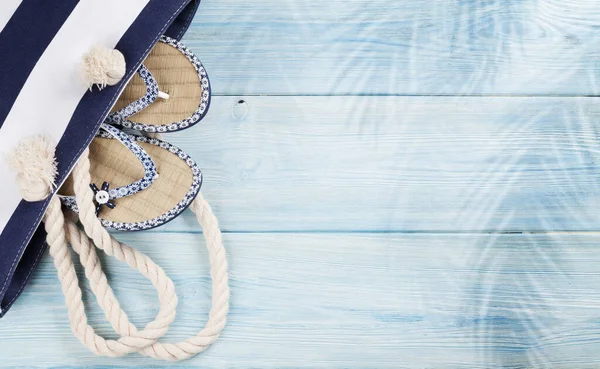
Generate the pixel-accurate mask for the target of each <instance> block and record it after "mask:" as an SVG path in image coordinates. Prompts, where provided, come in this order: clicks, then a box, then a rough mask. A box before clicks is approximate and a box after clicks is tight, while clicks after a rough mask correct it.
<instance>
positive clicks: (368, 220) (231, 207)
mask: <svg viewBox="0 0 600 369" xmlns="http://www.w3.org/2000/svg"><path fill="white" fill-rule="evenodd" d="M599 24H600V7H598V3H597V2H596V1H590V0H567V1H560V0H538V1H533V0H531V1H514V2H502V1H478V0H465V1H463V0H414V1H390V0H369V1H367V0H353V1H345V0H331V1H327V2H318V1H317V2H315V1H312V2H311V1H302V0H284V1H272V0H254V1H234V0H203V1H202V4H201V7H200V11H199V14H198V15H197V16H196V18H195V19H194V22H193V25H192V27H191V28H190V30H189V32H188V33H187V35H186V36H185V40H184V41H185V43H186V44H187V45H188V46H190V47H191V49H192V50H194V51H195V52H196V53H197V54H198V55H199V57H200V59H201V60H202V61H203V63H204V65H205V66H206V68H207V69H208V72H209V75H210V77H211V81H212V85H213V88H214V92H215V93H216V95H219V97H216V98H215V99H214V100H213V104H212V106H211V111H210V112H209V114H208V116H207V118H206V120H205V121H203V122H202V123H201V124H200V125H199V126H197V127H195V128H193V129H192V130H189V131H185V132H181V133H176V134H172V135H171V134H170V135H168V136H167V139H168V140H169V141H171V142H173V143H175V144H177V145H179V146H181V147H182V148H183V149H184V150H186V151H187V152H189V153H190V154H192V156H193V157H195V158H196V160H197V161H198V163H199V165H200V167H201V168H202V170H203V172H204V175H205V184H204V187H203V192H204V194H205V196H206V197H207V199H208V200H209V201H210V202H211V204H212V205H213V206H214V209H215V211H216V214H217V216H218V217H219V220H220V222H221V225H222V228H223V229H224V230H225V231H226V234H225V243H226V247H227V249H228V252H229V259H230V265H231V287H232V300H231V307H232V310H231V315H230V323H229V325H228V326H227V327H226V330H225V332H224V333H223V336H222V337H221V339H220V340H219V341H218V342H217V344H216V345H214V346H213V347H211V348H210V349H209V350H208V351H207V352H205V353H203V354H201V355H199V356H198V357H196V358H194V359H192V360H190V361H186V362H183V363H179V364H177V365H176V366H181V367H203V368H222V367H260V368H280V367H354V368H362V367H389V368H441V367H443V368H482V367H483V368H524V367H530V368H549V367H552V368H569V369H570V368H597V367H600V356H599V355H598V352H599V350H598V349H599V348H600V333H599V332H600V326H599V324H598V321H599V320H598V316H599V313H598V306H600V292H599V291H600V289H599V288H597V286H600V273H599V272H598V270H600V248H598V245H599V244H600V236H599V235H598V234H596V233H593V232H589V231H598V230H600V212H599V211H598V209H599V208H600V193H599V191H598V190H597V188H598V185H599V180H600V170H599V169H600V168H599V165H600V164H599V163H600V158H599V151H598V142H599V141H600V140H599V137H598V136H599V134H598V133H599V130H598V128H597V127H598V124H597V122H598V121H599V118H600V104H599V103H600V101H599V100H598V98H594V97H586V96H593V95H598V91H600V81H599V80H598V78H597V76H598V75H599V73H600V64H599V63H598V56H599V54H598V50H600V37H599V36H600V34H599V33H600V27H598V25H599ZM259 95H260V96H259ZM269 95H271V96H269ZM388 95H391V96H388ZM398 95H402V96H398ZM406 95H427V96H406ZM432 95H436V96H432ZM439 95H448V96H439ZM466 95H475V96H472V97H471V96H466ZM482 95H483V96H482ZM560 231H583V232H582V233H580V234H575V233H568V232H560ZM498 232H500V233H498ZM502 232H504V233H505V232H519V233H520V234H502ZM532 232H533V233H532ZM557 232H558V233H557ZM119 238H120V239H122V240H124V241H126V242H128V243H130V244H131V245H132V246H135V247H137V248H139V249H141V250H142V251H144V252H147V253H148V254H150V256H151V257H152V258H154V259H155V260H156V261H157V263H158V264H160V265H161V266H163V267H164V268H165V270H166V272H167V274H168V275H169V276H171V277H172V278H173V280H174V282H175V285H176V287H177V292H178V296H179V298H180V311H179V312H178V320H177V321H176V323H175V324H174V325H173V326H172V329H171V331H170V333H169V335H168V336H169V339H170V340H174V339H181V338H183V337H186V336H188V335H190V334H193V333H195V331H197V330H198V329H199V328H200V327H201V326H202V324H203V323H204V321H205V320H206V318H207V312H208V309H209V293H210V280H209V278H208V267H207V265H206V263H207V260H206V252H205V251H204V248H203V246H202V243H201V242H202V239H201V235H200V234H199V232H198V226H197V225H196V224H195V221H193V219H192V218H191V217H190V215H189V213H186V215H184V216H182V217H180V218H178V219H176V220H175V221H174V222H172V223H170V224H168V225H166V226H164V227H162V228H160V229H158V230H155V231H152V232H143V233H135V234H124V235H123V234H121V235H119ZM106 262H107V264H108V266H107V268H106V269H107V272H108V275H109V278H110V281H111V283H114V284H115V286H116V292H117V294H118V296H119V297H120V298H121V301H122V303H123V305H124V306H125V307H126V310H127V312H128V313H129V315H130V317H131V318H132V321H133V322H134V323H135V324H136V325H138V326H142V325H143V323H144V322H147V321H148V320H149V319H151V317H152V316H153V315H154V314H155V312H156V311H155V307H156V299H155V297H154V294H153V293H152V290H151V289H150V288H149V287H148V285H147V283H146V282H145V281H143V280H142V279H141V278H140V277H139V276H137V275H135V274H134V273H132V272H129V271H126V270H124V269H123V268H122V266H117V265H116V264H115V263H114V262H112V261H111V260H106ZM84 294H85V297H86V301H87V305H88V307H89V308H90V316H91V321H92V322H94V326H95V327H97V328H98V331H99V332H100V333H103V334H106V335H108V336H110V337H115V336H114V334H113V333H112V332H111V331H110V328H109V327H108V326H107V325H106V324H105V323H104V319H103V318H102V314H101V313H100V312H99V311H98V309H97V307H96V306H95V303H94V302H93V301H92V300H93V299H91V298H90V292H89V290H87V289H86V290H85V291H84ZM151 366H152V367H159V366H162V363H157V362H154V361H151V360H149V359H145V358H141V357H139V356H132V357H128V358H124V359H109V358H99V357H95V356H94V355H92V354H90V353H89V352H88V351H87V350H85V349H84V348H83V347H82V346H81V345H80V344H79V343H78V342H77V341H76V339H75V338H74V337H73V336H72V334H71V332H70V330H69V328H68V323H67V313H66V308H65V307H64V302H63V298H62V295H61V292H60V289H59V285H58V282H57V279H56V274H55V271H54V269H53V267H52V265H51V259H50V258H49V257H48V256H46V257H45V258H44V260H43V262H42V266H41V267H40V269H39V270H38V271H36V273H35V274H34V278H33V281H32V283H31V285H30V286H29V287H28V288H27V290H26V292H25V294H24V296H23V298H21V299H20V300H19V301H18V303H17V305H16V306H15V307H14V309H13V311H11V312H10V313H9V314H8V315H7V316H6V317H5V318H3V319H2V320H1V321H0V367H28V368H29V367H60V368H66V367H74V368H75V367H76V368H79V367H144V368H146V367H151Z"/></svg>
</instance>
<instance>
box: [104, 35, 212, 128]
mask: <svg viewBox="0 0 600 369" xmlns="http://www.w3.org/2000/svg"><path fill="white" fill-rule="evenodd" d="M210 99H211V89H210V81H209V79H208V75H207V74H206V70H205V69H204V66H203V65H202V63H201V62H200V59H198V57H197V56H196V55H194V53H192V52H191V51H190V50H189V49H188V48H187V47H185V46H184V45H183V44H182V43H181V42H179V41H177V40H175V39H172V38H169V37H166V36H162V37H161V38H160V42H159V43H157V44H156V46H154V49H152V51H151V52H150V54H149V55H148V57H147V58H146V60H145V61H144V64H143V65H142V66H141V67H140V69H139V70H138V74H137V75H136V76H134V77H133V78H132V79H131V81H129V84H128V85H127V87H125V90H123V93H122V94H121V96H120V97H119V100H118V101H117V103H116V104H115V106H114V107H113V110H112V111H111V113H110V114H109V115H108V117H107V118H106V120H105V123H109V124H112V125H117V126H122V127H125V128H132V129H135V130H138V131H143V132H150V133H156V132H158V133H165V132H174V131H179V130H182V129H185V128H189V127H191V126H193V125H195V124H196V123H198V122H199V121H200V120H202V118H204V116H205V115H206V113H207V112H208V108H209V106H210Z"/></svg>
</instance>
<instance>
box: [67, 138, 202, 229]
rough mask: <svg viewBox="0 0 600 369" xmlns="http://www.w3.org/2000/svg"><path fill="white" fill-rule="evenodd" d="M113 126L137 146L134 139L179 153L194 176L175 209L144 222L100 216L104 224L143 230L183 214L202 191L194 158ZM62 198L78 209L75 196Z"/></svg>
mask: <svg viewBox="0 0 600 369" xmlns="http://www.w3.org/2000/svg"><path fill="white" fill-rule="evenodd" d="M111 128H112V129H114V130H116V131H118V132H120V133H121V134H122V135H125V136H128V140H129V141H131V143H132V144H133V145H135V146H137V147H139V146H138V145H137V144H135V143H134V142H133V141H136V142H145V143H149V144H151V145H154V146H159V147H161V148H163V149H165V150H168V151H169V152H171V153H173V154H175V155H177V156H178V157H179V158H180V159H181V160H183V161H185V162H186V164H187V165H188V166H189V167H190V169H191V170H192V175H193V178H192V186H191V187H190V189H189V191H188V192H187V193H186V195H185V196H184V198H183V199H182V200H181V201H180V202H179V203H178V204H177V205H176V206H175V207H174V208H173V209H171V210H169V211H167V212H166V213H164V214H162V215H160V216H158V217H156V218H154V219H148V220H146V221H143V222H134V223H125V222H113V221H110V220H106V219H102V218H100V221H101V223H102V225H103V226H104V227H106V228H109V229H114V230H117V231H141V230H146V229H151V228H156V227H158V226H161V225H163V224H165V223H167V222H169V221H171V220H173V219H174V218H176V217H177V216H178V215H179V214H181V213H182V212H183V211H184V210H185V209H187V207H188V206H189V205H190V204H191V203H192V201H194V199H195V198H196V195H198V193H199V192H200V187H201V186H202V172H201V171H200V169H199V168H198V166H197V164H196V162H195V161H194V159H192V158H191V157H190V156H189V155H188V154H186V153H185V152H184V151H182V150H181V149H179V148H178V147H176V146H173V145H171V144H170V143H168V142H165V141H161V140H158V139H156V138H148V137H145V136H137V135H127V134H125V133H123V132H121V131H119V130H118V129H116V128H114V127H111ZM97 136H98V137H103V138H113V136H112V135H109V134H107V133H104V132H99V133H98V135H97ZM119 141H121V140H119ZM121 142H123V141H121ZM128 147H130V146H128ZM139 148H140V150H142V151H143V149H142V148H141V147H139ZM144 152H145V151H144ZM136 156H137V155H136ZM154 178H156V177H154ZM130 186H131V185H130ZM148 186H149V185H148ZM148 186H146V187H144V188H143V189H138V190H137V191H136V192H135V193H138V192H140V191H142V190H144V189H146V188H147V187H148ZM126 187H127V186H126ZM111 191H112V190H111ZM135 193H130V194H129V195H128V196H131V195H134V194H135ZM61 200H62V201H63V203H64V204H65V205H66V206H67V207H68V208H70V209H71V210H73V211H75V212H77V211H78V209H77V204H76V202H75V198H74V197H67V196H61ZM115 204H116V206H118V204H119V203H118V201H117V202H115Z"/></svg>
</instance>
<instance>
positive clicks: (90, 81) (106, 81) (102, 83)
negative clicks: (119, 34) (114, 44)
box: [81, 46, 125, 89]
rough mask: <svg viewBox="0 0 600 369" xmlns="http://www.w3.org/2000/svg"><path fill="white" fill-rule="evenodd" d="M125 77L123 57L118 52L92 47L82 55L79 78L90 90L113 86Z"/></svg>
mask: <svg viewBox="0 0 600 369" xmlns="http://www.w3.org/2000/svg"><path fill="white" fill-rule="evenodd" d="M124 75H125V57H124V56H123V54H121V52H120V51H119V50H115V49H108V48H106V47H102V46H94V47H93V48H92V49H91V50H90V51H88V52H87V53H85V54H84V55H83V60H82V63H81V77H82V78H83V80H84V81H85V83H87V85H88V87H89V88H90V89H91V88H92V86H93V85H97V86H98V88H99V89H103V88H104V87H106V86H107V85H108V86H114V85H116V84H117V83H119V81H120V80H121V79H122V78H123V76H124Z"/></svg>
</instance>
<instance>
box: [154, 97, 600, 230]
mask: <svg viewBox="0 0 600 369" xmlns="http://www.w3.org/2000/svg"><path fill="white" fill-rule="evenodd" d="M240 100H243V101H245V103H243V104H238V101H240ZM599 120H600V101H599V100H598V99H597V98H577V99H575V98H504V97H495V98H480V97H470V98H466V97H252V96H244V97H217V98H215V99H214V102H213V105H212V107H211V111H210V113H209V114H208V117H207V118H206V120H205V121H203V122H201V123H200V124H199V125H198V126H196V127H195V128H194V131H193V133H191V132H192V131H189V132H187V131H184V132H179V133H174V134H170V135H169V136H168V139H169V140H170V141H171V142H172V143H174V144H176V145H179V146H180V147H183V148H184V149H185V150H186V151H188V152H189V153H190V154H191V155H192V157H194V158H196V160H197V162H198V164H199V166H200V168H201V169H202V170H203V173H204V179H205V182H204V185H203V192H204V194H205V196H206V197H207V199H208V200H209V201H210V202H211V204H213V205H214V207H215V210H216V212H217V215H218V217H219V219H220V222H221V225H222V227H223V229H225V230H227V231H232V232H234V231H251V232H254V231H261V232H263V231H278V232H281V231H353V232H360V231H369V232H371V231H386V232H389V231H482V230H483V231H546V230H548V231H558V230H599V229H600V212H598V208H599V207H600V193H599V192H598V187H599V185H600V174H599V173H600V171H599V169H600V167H599V166H600V155H599V152H598V143H599V142H600V139H599V135H598V125H597V122H598V121H599ZM190 133H191V134H190ZM194 224H195V221H194V220H193V219H192V217H191V216H190V215H189V213H188V215H186V216H184V217H183V219H178V220H176V221H174V222H172V223H171V224H168V225H166V226H165V227H163V228H161V229H160V230H159V231H173V230H176V231H191V230H193V229H196V226H195V225H194Z"/></svg>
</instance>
